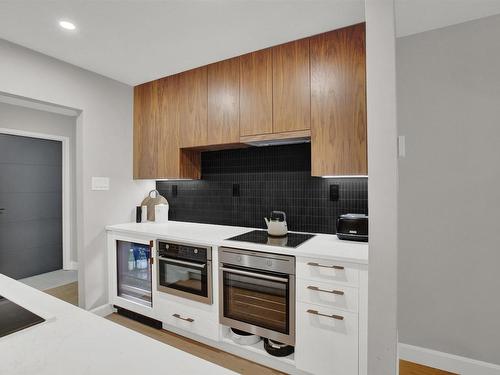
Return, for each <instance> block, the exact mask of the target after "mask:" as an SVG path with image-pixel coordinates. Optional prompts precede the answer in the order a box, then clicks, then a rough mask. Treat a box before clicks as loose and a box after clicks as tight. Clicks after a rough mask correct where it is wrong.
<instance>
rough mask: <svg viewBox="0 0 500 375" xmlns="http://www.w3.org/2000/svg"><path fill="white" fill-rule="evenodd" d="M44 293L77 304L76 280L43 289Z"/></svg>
mask: <svg viewBox="0 0 500 375" xmlns="http://www.w3.org/2000/svg"><path fill="white" fill-rule="evenodd" d="M45 293H47V294H50V295H51V296H54V297H57V298H59V299H62V300H63V301H66V302H69V303H71V304H73V305H75V306H78V282H75V283H71V284H66V285H61V286H58V287H57V288H53V289H48V290H45Z"/></svg>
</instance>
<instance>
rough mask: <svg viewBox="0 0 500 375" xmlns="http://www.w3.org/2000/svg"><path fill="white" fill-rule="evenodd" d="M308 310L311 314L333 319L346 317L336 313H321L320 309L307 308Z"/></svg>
mask: <svg viewBox="0 0 500 375" xmlns="http://www.w3.org/2000/svg"><path fill="white" fill-rule="evenodd" d="M307 312H308V313H309V314H313V315H319V316H325V317H327V318H332V319H337V320H344V317H343V316H341V315H335V314H332V315H327V314H321V313H320V312H319V311H317V310H310V309H309V310H307Z"/></svg>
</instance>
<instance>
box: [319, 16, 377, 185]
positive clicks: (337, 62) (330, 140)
mask: <svg viewBox="0 0 500 375" xmlns="http://www.w3.org/2000/svg"><path fill="white" fill-rule="evenodd" d="M365 65H366V64H365V25H364V24H358V25H354V26H350V27H346V28H343V29H340V30H336V31H332V32H329V33H325V34H321V35H318V36H315V37H313V38H311V170H312V175H313V176H326V175H332V176H333V175H366V174H367V173H368V166H367V144H366V81H365V69H366V66H365Z"/></svg>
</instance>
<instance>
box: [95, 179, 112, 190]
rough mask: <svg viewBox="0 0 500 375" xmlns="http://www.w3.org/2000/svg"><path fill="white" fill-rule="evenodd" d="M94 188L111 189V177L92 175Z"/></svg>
mask: <svg viewBox="0 0 500 375" xmlns="http://www.w3.org/2000/svg"><path fill="white" fill-rule="evenodd" d="M92 190H109V177H92Z"/></svg>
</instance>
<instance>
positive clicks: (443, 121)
mask: <svg viewBox="0 0 500 375" xmlns="http://www.w3.org/2000/svg"><path fill="white" fill-rule="evenodd" d="M499 35H500V16H494V17H489V18H485V19H482V20H477V21H472V22H468V23H463V24H459V25H456V26H451V27H447V28H443V29H440V30H435V31H430V32H425V33H421V34H417V35H413V36H409V37H405V38H401V39H398V41H397V89H398V121H399V133H400V134H402V135H406V153H407V155H406V158H404V159H400V164H399V176H400V181H399V182H400V190H399V217H400V221H399V290H398V307H399V316H398V318H399V339H400V342H403V343H406V344H411V345H416V346H421V347H425V348H430V349H434V350H438V351H443V352H447V353H452V354H456V355H460V356H465V357H470V358H474V359H478V360H482V361H487V362H492V363H496V364H500V355H499V340H500V319H499V317H500V298H499V291H500V276H499V275H500V273H499V271H498V268H499V266H500V242H499V239H498V233H500V220H499V218H498V217H499V216H498V215H499V207H500V166H499V163H500V122H499V121H500V45H499V39H498V38H499ZM370 183H371V181H370Z"/></svg>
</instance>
